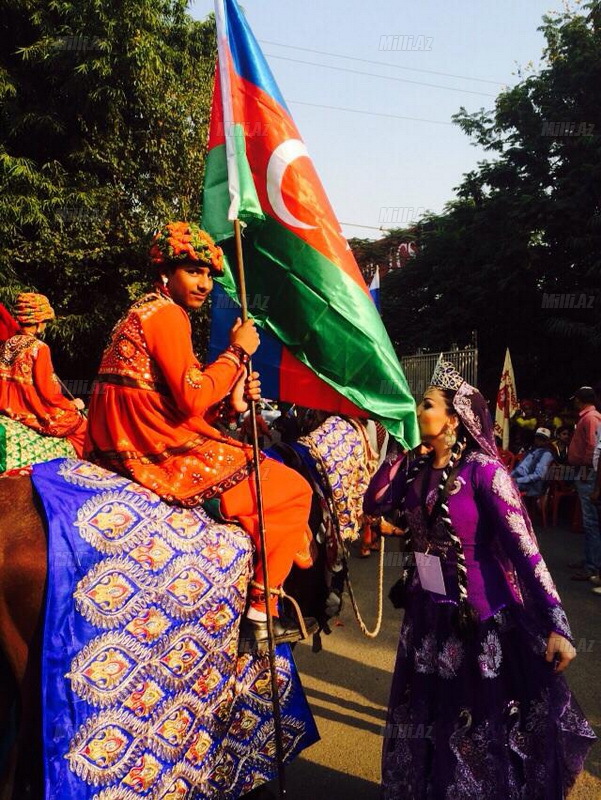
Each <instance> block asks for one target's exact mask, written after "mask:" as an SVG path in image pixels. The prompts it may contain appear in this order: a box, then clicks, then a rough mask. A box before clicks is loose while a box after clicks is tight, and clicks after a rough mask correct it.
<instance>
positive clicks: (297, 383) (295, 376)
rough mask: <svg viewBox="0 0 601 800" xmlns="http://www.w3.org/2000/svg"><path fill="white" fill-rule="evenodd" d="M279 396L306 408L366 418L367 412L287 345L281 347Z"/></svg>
mask: <svg viewBox="0 0 601 800" xmlns="http://www.w3.org/2000/svg"><path fill="white" fill-rule="evenodd" d="M280 400H283V401H284V402H286V403H297V404H298V405H302V406H305V407H306V408H317V409H322V410H324V411H332V412H336V413H339V414H349V415H350V416H356V417H364V418H366V417H367V416H368V414H367V412H365V411H363V410H362V409H360V408H357V406H356V405H354V404H353V403H351V402H350V401H349V400H347V399H346V397H343V396H342V395H341V394H339V393H338V392H337V391H336V390H335V389H332V387H331V386H330V385H329V384H327V383H325V382H324V381H322V380H321V378H318V377H317V375H315V373H314V372H312V371H311V370H310V369H309V367H307V366H305V364H303V363H302V362H301V361H299V360H298V359H297V358H296V357H295V356H293V355H292V353H291V352H290V351H289V350H288V348H286V347H282V358H281V362H280Z"/></svg>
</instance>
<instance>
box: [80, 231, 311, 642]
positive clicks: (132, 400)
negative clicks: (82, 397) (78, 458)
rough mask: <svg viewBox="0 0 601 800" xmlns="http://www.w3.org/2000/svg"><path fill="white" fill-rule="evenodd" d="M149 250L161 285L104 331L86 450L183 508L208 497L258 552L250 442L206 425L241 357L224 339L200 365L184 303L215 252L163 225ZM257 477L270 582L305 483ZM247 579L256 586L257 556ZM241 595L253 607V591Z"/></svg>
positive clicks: (299, 528) (289, 552) (257, 600)
mask: <svg viewBox="0 0 601 800" xmlns="http://www.w3.org/2000/svg"><path fill="white" fill-rule="evenodd" d="M182 242H183V247H182ZM151 257H152V258H153V261H154V262H155V263H156V264H157V265H158V267H159V269H160V270H161V271H164V275H163V281H164V283H165V287H161V288H159V289H157V291H155V292H151V293H150V294H147V295H146V296H145V297H143V298H142V299H141V300H138V301H137V302H136V303H134V304H133V306H132V307H131V308H130V309H129V311H128V312H127V313H126V314H125V316H124V317H123V318H122V319H121V320H120V321H119V322H118V323H117V325H116V326H115V328H114V330H113V332H112V335H111V339H110V342H109V344H108V347H107V348H106V350H105V352H104V355H103V358H102V362H101V365H100V370H99V374H98V378H97V381H96V383H95V385H94V389H93V392H92V398H91V402H90V410H89V419H90V425H89V428H88V440H87V442H86V454H87V456H88V457H89V458H90V459H91V460H93V461H96V462H97V463H99V464H101V465H102V466H104V467H106V468H107V469H111V470H113V471H116V472H119V473H121V474H124V475H127V476H128V477H131V478H133V479H134V480H135V481H137V482H138V483H141V484H142V485H143V486H146V487H148V488H149V489H151V490H152V491H154V492H156V493H157V494H158V495H160V496H161V497H162V498H163V499H164V500H166V501H167V502H169V503H174V504H177V505H182V506H193V505H197V504H200V503H202V502H204V501H206V500H209V499H211V498H218V499H219V501H220V511H221V513H222V514H223V516H224V517H226V518H227V519H236V520H238V521H239V522H240V524H241V525H242V526H243V527H244V528H245V529H246V530H247V531H248V533H249V534H250V535H251V537H252V539H253V541H254V544H255V547H256V548H257V549H258V547H259V531H258V521H257V509H256V499H255V488H254V477H252V476H250V473H251V472H252V452H251V449H250V448H249V447H248V446H245V445H243V444H241V443H240V442H237V441H236V440H234V439H231V438H230V437H228V436H226V435H224V434H222V433H221V432H220V431H219V430H217V428H216V427H214V425H213V423H214V422H215V421H216V419H217V417H218V415H219V413H220V411H221V409H222V407H223V403H224V402H227V398H228V396H229V394H230V392H231V391H232V389H233V388H234V386H235V384H236V383H237V382H238V381H239V380H240V379H241V377H242V378H243V377H244V376H245V374H246V368H245V362H246V361H248V356H247V354H246V353H245V352H244V350H243V349H242V348H241V347H240V346H237V345H236V344H232V345H231V346H230V347H229V348H228V349H227V350H226V351H225V352H224V353H222V354H221V355H220V356H219V358H217V360H216V361H215V362H214V363H212V364H210V365H208V366H203V365H201V364H200V363H199V361H198V359H197V358H196V356H195V355H194V352H193V349H192V340H191V325H190V320H189V318H188V315H187V313H186V311H185V310H184V307H193V306H192V302H193V301H192V300H191V299H190V297H192V298H194V297H200V295H199V292H204V293H205V295H208V292H209V291H210V289H211V288H212V279H211V277H210V275H209V270H210V273H211V275H212V274H213V273H216V272H220V271H221V268H222V267H221V264H222V254H221V249H220V248H218V247H216V246H215V245H214V244H213V242H212V240H211V239H210V237H208V235H207V234H205V233H204V231H201V230H200V229H199V228H198V227H197V226H196V225H194V224H189V225H188V224H187V223H173V224H171V225H169V226H167V228H166V229H163V231H162V232H161V233H160V234H157V236H156V237H155V245H154V247H153V249H152V250H151ZM195 264H196V265H197V266H196V267H195ZM178 265H181V268H180V269H178ZM195 270H196V272H198V273H201V272H204V273H206V277H205V278H204V279H203V278H202V276H199V278H198V281H199V283H198V285H196V284H194V286H193V287H192V290H191V292H189V294H188V295H185V294H182V291H183V290H182V289H181V286H180V285H179V284H178V280H179V277H181V276H179V277H178V274H177V273H179V272H183V273H184V274H183V278H184V279H185V281H186V282H187V283H188V284H190V283H191V282H193V281H194V280H195V277H194V276H195V274H196V272H195ZM186 271H187V272H188V275H186V274H185V273H186ZM201 280H204V281H205V283H203V284H202V286H201V283H200V281H201ZM205 284H206V285H205ZM199 286H200V287H201V288H200V289H199V288H198V287H199ZM176 290H177V291H179V292H180V295H178V296H176ZM186 291H187V289H186ZM174 301H175V302H174ZM178 303H181V305H180V304H178ZM198 304H202V299H200V300H199V301H198ZM182 306H184V307H182ZM251 324H252V323H251ZM255 335H256V334H255ZM257 343H258V337H257ZM263 458H264V457H263ZM249 476H250V477H249ZM261 476H262V477H263V478H264V480H263V484H262V485H263V492H264V498H263V503H264V509H265V527H266V532H267V540H266V541H267V558H268V565H269V579H270V583H271V586H272V587H279V586H280V585H281V583H282V582H283V581H284V579H285V578H286V576H287V575H288V572H289V571H290V569H291V567H292V563H293V560H295V558H297V557H300V553H301V552H302V551H303V547H304V543H305V529H306V527H307V521H308V516H309V510H310V503H311V489H310V487H309V485H308V484H307V483H306V482H305V481H304V479H303V478H301V477H300V476H299V475H297V474H296V473H295V472H293V471H292V470H290V469H288V468H287V467H284V466H283V465H281V464H279V463H278V462H275V461H272V460H270V459H265V460H263V461H262V464H261ZM255 580H256V581H257V582H258V583H259V584H263V574H262V569H261V565H260V560H259V559H257V562H256V567H255ZM251 602H252V605H253V606H255V607H256V608H259V607H260V606H261V597H260V595H259V594H258V591H257V590H255V592H254V593H251ZM263 607H264V604H263ZM272 613H274V614H275V613H276V609H275V604H272ZM297 638H298V637H297Z"/></svg>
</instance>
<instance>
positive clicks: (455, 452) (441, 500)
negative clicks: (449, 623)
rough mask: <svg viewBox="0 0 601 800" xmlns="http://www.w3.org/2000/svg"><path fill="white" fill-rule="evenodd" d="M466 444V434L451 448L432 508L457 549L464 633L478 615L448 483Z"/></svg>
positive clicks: (458, 580)
mask: <svg viewBox="0 0 601 800" xmlns="http://www.w3.org/2000/svg"><path fill="white" fill-rule="evenodd" d="M466 446H467V439H466V437H465V436H463V437H462V438H461V439H459V440H458V441H457V442H456V443H455V445H454V446H453V448H452V450H451V457H450V458H449V463H448V464H447V466H446V467H445V468H444V470H443V472H442V475H441V478H440V483H439V485H438V494H437V499H436V504H435V506H434V509H433V510H432V514H434V513H436V511H440V519H441V521H442V523H443V525H444V527H445V530H446V532H447V534H448V537H449V539H450V540H451V544H452V545H453V548H454V550H455V554H456V557H457V584H458V588H459V608H458V622H459V628H460V630H461V631H462V632H463V633H466V634H468V633H470V632H471V631H473V628H474V624H475V622H476V621H477V619H478V616H477V614H476V611H475V609H474V608H473V607H472V605H471V604H470V602H469V600H468V594H467V567H466V564H465V553H464V552H463V545H462V544H461V539H460V538H459V536H458V535H457V533H456V532H455V528H454V527H453V522H452V521H451V515H450V511H449V505H448V496H449V491H448V489H447V484H448V483H449V480H450V478H451V477H452V475H453V472H454V470H455V467H456V466H457V465H458V464H459V461H460V460H461V457H462V456H463V453H464V451H465V448H466ZM449 488H452V487H449Z"/></svg>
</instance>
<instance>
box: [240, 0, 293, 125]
mask: <svg viewBox="0 0 601 800" xmlns="http://www.w3.org/2000/svg"><path fill="white" fill-rule="evenodd" d="M225 8H226V18H227V33H228V41H229V45H230V53H231V55H232V61H233V62H234V68H235V70H236V72H237V73H238V75H240V76H241V77H242V78H244V79H245V80H247V81H249V82H250V83H254V84H255V86H258V87H259V88H260V89H262V90H263V91H264V92H266V93H267V94H269V95H271V97H273V99H274V100H276V101H277V102H278V103H279V104H280V105H281V106H282V107H283V108H284V109H285V110H286V111H287V112H288V113H290V112H289V111H288V106H287V105H286V103H285V101H284V98H283V97H282V95H281V93H280V90H279V89H278V85H277V83H276V82H275V78H274V77H273V75H272V73H271V70H270V69H269V66H268V64H267V61H265V58H264V56H263V53H262V52H261V48H260V47H259V45H258V43H257V40H256V39H255V37H254V35H253V32H252V31H251V29H250V27H249V25H248V23H247V21H246V18H245V16H244V14H243V13H242V11H241V10H240V8H239V7H238V3H236V0H225Z"/></svg>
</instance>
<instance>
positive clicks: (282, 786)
mask: <svg viewBox="0 0 601 800" xmlns="http://www.w3.org/2000/svg"><path fill="white" fill-rule="evenodd" d="M234 239H235V243H236V266H237V268H238V286H239V287H240V308H241V314H242V322H246V320H247V319H248V303H247V299H246V277H245V274H244V255H243V252H242V233H241V227H240V220H239V219H235V220H234ZM248 370H249V375H250V374H251V373H252V362H249V364H248ZM250 420H251V436H252V448H253V466H254V470H253V471H254V477H255V488H256V493H257V515H258V520H259V541H260V542H261V566H262V567H263V585H264V588H265V611H266V613H267V651H268V656H269V672H270V677H271V702H272V706H273V725H274V733H275V753H276V762H277V768H278V788H279V797H280V800H283V798H285V796H286V770H285V766H284V737H283V730H282V713H281V708H280V696H279V692H278V678H277V672H276V663H275V636H274V632H273V617H272V616H271V607H270V603H269V598H270V595H269V587H270V583H269V569H268V564H267V548H266V543H265V515H264V511H263V490H262V486H261V474H260V472H259V465H260V451H259V438H258V432H257V404H256V402H255V401H254V400H250Z"/></svg>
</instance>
